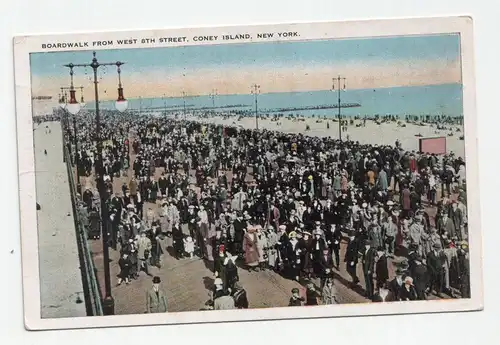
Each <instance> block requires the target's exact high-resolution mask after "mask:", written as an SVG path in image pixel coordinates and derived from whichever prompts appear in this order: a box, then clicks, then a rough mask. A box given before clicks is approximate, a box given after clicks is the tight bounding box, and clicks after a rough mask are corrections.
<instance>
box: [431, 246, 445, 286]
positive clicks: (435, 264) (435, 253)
mask: <svg viewBox="0 0 500 345" xmlns="http://www.w3.org/2000/svg"><path fill="white" fill-rule="evenodd" d="M444 260H445V254H444V253H443V250H442V245H441V243H440V242H437V243H435V244H434V247H433V249H432V250H431V251H430V252H429V253H428V254H427V270H428V271H429V278H430V281H429V287H430V290H431V292H432V291H433V290H434V291H436V294H437V295H440V294H441V292H443V278H444V277H443V275H444V269H443V264H444Z"/></svg>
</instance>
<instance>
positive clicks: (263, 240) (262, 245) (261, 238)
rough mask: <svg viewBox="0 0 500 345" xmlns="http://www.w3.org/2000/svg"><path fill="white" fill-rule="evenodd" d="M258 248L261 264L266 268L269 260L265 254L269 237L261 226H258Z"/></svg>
mask: <svg viewBox="0 0 500 345" xmlns="http://www.w3.org/2000/svg"><path fill="white" fill-rule="evenodd" d="M256 234H257V250H258V252H259V265H260V266H262V267H261V268H265V267H263V266H265V264H266V262H267V257H266V256H265V250H266V248H267V246H268V245H267V237H266V234H264V232H263V231H262V230H261V227H260V226H259V227H258V228H257V232H256Z"/></svg>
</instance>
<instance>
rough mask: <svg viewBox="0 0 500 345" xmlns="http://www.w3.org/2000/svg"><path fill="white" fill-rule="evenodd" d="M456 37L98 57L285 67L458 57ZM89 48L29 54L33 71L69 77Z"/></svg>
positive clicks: (134, 67) (147, 64)
mask: <svg viewBox="0 0 500 345" xmlns="http://www.w3.org/2000/svg"><path fill="white" fill-rule="evenodd" d="M459 51H460V45H459V36H458V35H433V36H399V37H384V38H368V39H349V40H324V41H302V42H279V43H276V42H270V43H245V44H220V45H205V46H185V47H170V48H148V49H145V48H141V49H116V50H100V51H98V53H97V55H98V58H99V60H101V61H103V62H104V61H105V62H112V61H117V60H119V61H124V62H126V63H127V65H126V66H124V69H126V70H127V71H130V72H141V71H150V70H153V69H162V70H165V71H180V70H183V69H186V70H188V69H199V68H212V67H214V68H217V67H218V66H220V67H224V68H227V67H238V68H244V67H252V66H259V67H265V66H267V67H269V68H272V67H286V66H296V65H304V64H305V65H307V64H317V65H328V64H332V63H339V62H341V63H343V62H348V63H350V62H362V63H372V62H373V63H377V62H381V63H382V62H383V61H391V60H415V61H418V60H426V61H428V60H439V61H456V60H457V59H458V58H459V54H460V52H459ZM91 59H92V54H91V52H90V51H78V52H54V53H35V54H31V71H32V73H33V75H37V76H51V77H57V76H62V75H67V73H68V71H67V69H66V68H63V67H62V65H63V64H66V63H69V62H73V63H87V62H90V60H91Z"/></svg>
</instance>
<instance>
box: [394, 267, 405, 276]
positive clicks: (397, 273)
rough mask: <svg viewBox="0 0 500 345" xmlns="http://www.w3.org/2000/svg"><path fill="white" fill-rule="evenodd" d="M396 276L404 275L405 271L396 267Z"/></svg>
mask: <svg viewBox="0 0 500 345" xmlns="http://www.w3.org/2000/svg"><path fill="white" fill-rule="evenodd" d="M395 273H396V275H398V276H401V275H403V274H404V273H405V271H404V270H403V269H402V268H401V267H396V272H395Z"/></svg>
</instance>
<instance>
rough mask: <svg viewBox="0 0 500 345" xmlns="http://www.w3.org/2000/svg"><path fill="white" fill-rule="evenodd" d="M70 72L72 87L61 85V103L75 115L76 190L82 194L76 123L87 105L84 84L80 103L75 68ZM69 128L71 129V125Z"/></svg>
mask: <svg viewBox="0 0 500 345" xmlns="http://www.w3.org/2000/svg"><path fill="white" fill-rule="evenodd" d="M69 74H70V77H71V84H70V87H61V92H62V93H64V94H63V97H62V98H61V101H60V103H59V105H60V107H61V109H63V111H65V112H68V113H70V114H71V115H73V146H74V147H75V149H74V150H75V152H74V155H75V170H76V190H77V191H78V193H80V194H81V192H82V190H81V189H82V185H81V183H80V174H79V170H78V169H79V167H80V157H79V156H78V126H77V125H76V115H77V114H78V113H79V112H80V110H81V108H82V107H84V106H85V101H84V99H83V86H80V90H81V97H80V103H78V102H77V100H76V89H75V87H74V85H73V74H74V72H73V68H70V72H69ZM65 90H69V102H68V99H67V97H66V96H67V94H66V92H65ZM67 124H68V125H69V121H68V122H67ZM67 130H69V126H68V128H67ZM68 133H69V132H68ZM68 144H69V143H68ZM70 153H71V151H70Z"/></svg>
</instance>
